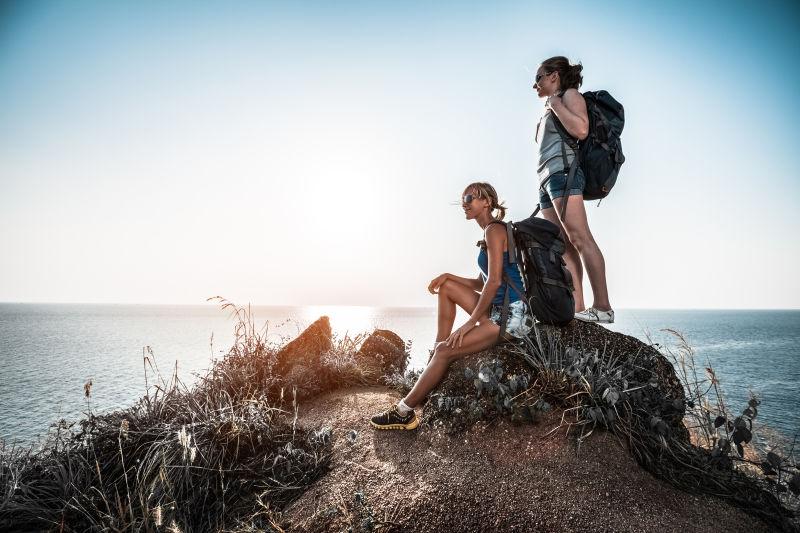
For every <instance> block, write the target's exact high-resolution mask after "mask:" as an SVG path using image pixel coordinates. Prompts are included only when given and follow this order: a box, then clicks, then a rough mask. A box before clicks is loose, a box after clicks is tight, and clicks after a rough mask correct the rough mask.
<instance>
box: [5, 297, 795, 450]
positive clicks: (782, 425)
mask: <svg viewBox="0 0 800 533" xmlns="http://www.w3.org/2000/svg"><path fill="white" fill-rule="evenodd" d="M249 309H250V312H251V313H252V317H253V320H254V323H255V324H256V326H257V327H258V328H261V329H262V330H263V331H264V332H265V333H266V335H267V337H268V338H269V339H270V341H272V342H275V343H277V344H280V343H284V342H286V341H288V340H290V339H291V338H294V337H295V336H296V335H297V334H299V333H300V332H301V331H302V330H303V329H304V328H305V327H307V326H308V325H309V324H310V323H311V322H313V321H314V320H316V319H317V318H318V317H319V316H322V315H327V316H329V317H330V319H331V326H332V329H333V331H334V335H336V336H339V337H342V336H344V335H349V336H351V337H353V336H356V335H358V334H362V333H369V332H371V331H372V330H373V329H375V328H381V329H390V330H392V331H394V332H395V333H397V334H398V335H399V336H400V337H401V338H403V339H404V340H406V341H410V346H411V348H410V352H411V358H410V363H409V364H410V366H412V367H422V366H424V364H425V362H426V361H427V357H428V349H429V348H430V347H431V346H432V344H433V340H434V336H435V330H436V320H435V316H436V309H435V308H433V307H369V306H325V305H322V306H263V305H251V306H249ZM465 318H466V315H465V314H459V316H458V317H457V319H456V324H457V325H458V322H459V321H463V319H465ZM607 327H609V329H611V330H613V331H618V332H621V333H625V334H627V335H632V336H634V337H637V338H639V339H642V340H644V341H647V339H648V338H649V339H650V340H652V342H654V343H658V344H659V345H661V346H662V347H665V348H669V347H671V346H672V347H674V346H675V345H676V343H677V339H676V338H675V337H674V335H672V334H671V333H669V332H666V331H663V330H665V329H672V330H676V331H679V332H680V333H681V334H683V335H684V337H685V338H686V340H687V342H688V343H689V345H690V346H691V347H692V349H693V350H694V352H695V355H696V360H697V362H698V366H701V367H704V366H705V365H706V361H707V362H708V363H710V365H711V366H712V367H713V368H714V370H715V372H716V374H717V376H718V378H719V379H720V382H721V384H722V389H723V391H724V393H725V399H726V401H727V402H728V407H729V410H730V412H731V413H733V414H736V413H738V412H739V411H741V409H743V408H744V407H745V404H746V402H747V399H748V398H749V394H750V391H752V392H753V393H755V394H757V395H758V396H759V397H760V398H761V400H762V406H761V408H760V410H759V418H758V419H757V423H758V424H761V425H764V426H766V427H768V428H769V429H770V430H772V431H775V432H777V433H778V434H780V435H782V436H783V437H785V438H787V439H791V438H792V437H793V436H794V435H795V434H796V433H797V432H798V431H800V400H798V398H800V310H797V309H750V310H745V309H618V310H617V317H616V323H615V324H611V325H609V326H607ZM233 331H234V320H233V319H232V318H231V316H230V313H229V312H228V311H225V310H222V309H221V308H220V306H219V305H216V304H201V305H191V304H176V305H167V304H123V303H120V304H113V303H69V304H67V303H0V363H2V365H3V366H2V368H3V370H2V374H0V402H1V403H0V404H1V405H3V409H2V411H0V439H2V440H4V441H6V443H9V444H10V443H13V442H16V443H18V444H26V443H33V442H35V441H36V440H37V439H38V438H41V437H42V436H44V435H45V434H46V433H47V431H48V427H49V425H50V424H52V423H55V422H57V421H58V420H59V419H61V418H64V419H66V420H67V421H75V420H77V419H79V418H81V417H83V416H85V413H86V411H87V408H91V410H92V412H94V413H98V412H108V411H111V410H115V409H121V408H126V407H128V406H130V405H132V404H133V403H134V402H135V401H136V400H138V399H139V398H140V397H141V396H142V395H143V394H144V392H145V373H144V354H145V353H146V352H147V350H152V352H153V354H154V355H155V359H156V362H157V364H158V367H159V369H160V372H161V373H162V375H164V376H165V377H169V376H171V375H172V373H173V371H176V372H177V375H178V377H179V378H180V379H181V380H182V381H183V382H184V383H186V384H187V385H191V384H192V383H193V382H194V381H195V380H196V379H197V376H198V375H201V374H202V373H203V372H204V371H205V370H207V369H209V368H210V367H211V365H212V364H213V361H214V360H215V359H218V358H220V357H223V356H224V355H225V353H226V352H227V351H228V349H229V348H230V346H231V344H232V342H233V338H234V335H233ZM148 379H149V380H150V383H151V384H152V380H153V376H152V375H150V376H148ZM88 380H91V381H92V395H91V398H90V399H89V403H88V404H87V401H86V398H85V397H84V389H83V387H84V384H85V383H86V382H87V381H88Z"/></svg>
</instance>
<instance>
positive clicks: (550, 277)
mask: <svg viewBox="0 0 800 533" xmlns="http://www.w3.org/2000/svg"><path fill="white" fill-rule="evenodd" d="M505 226H506V231H507V232H508V244H507V246H508V259H509V261H510V262H511V263H513V264H516V265H517V267H518V268H519V271H520V274H522V281H523V284H524V285H525V286H524V287H517V286H516V283H515V282H514V281H513V280H511V279H509V278H508V276H505V275H504V276H503V278H504V280H505V282H506V283H507V284H508V285H510V287H507V288H506V292H505V294H506V296H505V301H504V302H503V308H502V311H501V322H500V331H501V334H502V333H504V332H505V325H506V319H507V318H508V305H509V301H508V300H509V297H508V295H509V293H510V292H511V290H514V291H515V292H517V293H518V294H524V300H526V301H527V304H528V309H529V310H530V311H531V313H532V314H533V316H534V317H535V318H536V319H537V320H538V321H539V322H542V323H544V324H553V325H557V326H563V325H565V324H567V323H568V322H569V321H571V320H572V319H573V318H574V316H575V299H574V297H573V296H572V291H573V286H572V275H571V274H570V273H569V270H567V267H566V263H564V258H563V254H564V241H563V240H561V236H560V235H559V233H560V232H559V229H558V227H557V226H556V225H555V224H553V223H551V222H548V221H547V220H545V219H543V218H536V217H534V216H531V217H530V218H526V219H525V220H521V221H519V222H511V221H508V222H505Z"/></svg>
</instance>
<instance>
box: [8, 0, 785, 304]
mask: <svg viewBox="0 0 800 533" xmlns="http://www.w3.org/2000/svg"><path fill="white" fill-rule="evenodd" d="M566 6H567V4H564V3H557V2H457V3H456V2H437V3H435V4H434V3H428V2H413V1H412V2H381V1H371V2H344V1H343V2H219V3H211V2H208V3H206V2H181V1H171V2H154V1H152V2H151V1H142V2H99V1H98V2H89V1H75V2H67V1H61V2H46V1H43V2H22V1H20V2H4V3H2V4H0V301H2V302H108V303H112V302H113V303H175V304H177V303H185V304H191V303H203V302H204V301H205V299H206V298H207V297H210V296H214V295H223V296H225V297H226V298H228V299H229V300H232V301H235V302H237V303H245V302H251V303H253V304H267V305H269V304H274V305H370V306H407V305H408V306H417V305H420V306H434V305H435V304H436V300H435V297H434V296H431V295H430V294H428V292H427V290H426V287H427V285H428V283H429V281H430V280H431V279H432V278H433V277H435V276H436V275H438V274H439V273H441V272H452V273H454V274H459V275H464V276H475V275H476V274H477V264H476V257H477V252H478V249H477V248H476V247H475V242H476V241H477V240H478V239H480V238H481V230H480V228H479V227H478V225H477V224H476V223H475V222H474V221H465V220H464V215H463V213H462V211H461V209H460V207H459V206H458V205H457V204H456V202H457V201H458V199H459V197H460V194H461V192H462V190H463V188H464V186H465V185H466V184H468V183H470V182H472V181H476V180H486V181H489V182H491V183H492V184H493V185H494V186H495V187H496V189H497V190H498V192H499V194H500V196H501V199H503V200H504V201H505V204H506V205H507V206H508V207H509V214H508V218H510V219H512V220H518V219H522V218H525V217H527V216H528V215H529V214H530V213H531V212H532V210H533V209H534V207H535V205H536V202H537V194H536V189H537V178H536V163H537V155H536V145H535V143H534V140H533V138H534V132H535V127H536V123H537V120H538V118H539V116H540V115H541V113H542V111H543V101H542V100H540V99H538V98H537V96H536V93H535V92H534V91H533V90H532V89H531V85H532V82H533V76H534V73H535V71H536V68H537V67H538V64H539V63H540V62H541V61H542V60H544V59H546V58H548V57H551V56H553V55H566V56H568V57H569V58H570V59H571V60H572V61H574V62H578V61H580V62H581V63H582V65H583V67H584V70H583V74H584V84H583V86H582V87H581V89H582V90H598V89H605V90H608V91H609V92H610V93H611V94H612V95H613V96H614V97H615V98H617V100H619V101H620V102H621V103H622V104H623V105H624V106H625V116H626V124H625V130H624V132H623V135H622V142H623V149H624V152H625V155H626V158H627V160H626V162H625V164H624V165H623V167H622V170H621V172H620V176H619V180H618V182H617V185H616V187H615V189H614V190H613V191H612V194H611V195H610V196H609V197H608V198H607V199H605V200H603V202H602V203H601V204H600V205H599V206H598V205H597V202H590V203H586V209H587V213H588V217H589V225H590V228H591V231H592V233H593V234H594V236H595V239H596V240H597V242H598V244H599V246H600V248H601V250H602V251H603V253H604V255H605V259H606V267H607V275H608V286H609V293H610V299H611V303H612V305H613V306H614V307H615V308H798V307H800V281H798V278H797V276H796V265H798V264H800V239H798V238H797V236H796V233H797V231H798V229H800V214H798V209H797V208H796V207H795V203H796V201H797V198H798V197H800V179H798V170H797V169H798V163H800V161H799V160H798V159H800V157H799V156H798V153H800V152H798V150H797V149H796V140H795V137H796V132H795V130H794V128H793V127H792V125H793V124H795V123H797V122H798V119H800V103H798V99H797V97H796V94H797V87H798V82H800V74H798V71H797V65H798V59H800V34H799V33H798V32H797V31H796V28H797V27H798V26H799V25H800V7H798V6H797V5H796V4H793V3H792V2H769V1H766V2H759V3H755V2H740V1H727V2H704V1H693V2H682V1H678V2H667V3H644V2H614V3H608V4H603V7H602V8H601V7H599V4H597V3H595V2H582V1H575V2H571V3H569V4H568V6H569V7H566ZM585 286H586V290H587V292H589V287H588V280H585ZM587 301H588V303H591V297H590V296H589V295H587Z"/></svg>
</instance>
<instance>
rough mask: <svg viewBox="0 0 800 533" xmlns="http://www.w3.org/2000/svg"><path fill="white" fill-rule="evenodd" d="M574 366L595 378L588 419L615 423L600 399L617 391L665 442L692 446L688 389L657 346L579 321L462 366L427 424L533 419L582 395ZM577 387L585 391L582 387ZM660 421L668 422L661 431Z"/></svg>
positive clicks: (433, 402)
mask: <svg viewBox="0 0 800 533" xmlns="http://www.w3.org/2000/svg"><path fill="white" fill-rule="evenodd" d="M534 352H538V353H539V354H540V356H539V358H538V359H537V357H532V356H531V354H533V353H534ZM532 359H534V360H539V361H541V360H549V361H551V362H552V366H551V368H552V369H554V370H556V372H544V373H543V372H539V371H538V369H537V368H536V367H538V368H541V367H542V365H541V364H538V363H535V362H534V363H533V364H532V363H531V360H532ZM587 360H588V362H587ZM581 364H582V365H583V366H581ZM569 367H572V371H573V372H574V373H575V374H576V375H577V372H578V370H582V372H583V374H584V375H585V376H586V377H588V378H589V382H590V388H591V389H593V391H594V393H596V394H597V396H598V398H597V401H596V402H595V403H594V404H593V405H594V406H598V407H592V406H591V405H588V404H591V402H584V404H587V405H586V409H591V410H593V412H592V413H587V415H588V416H590V417H593V419H594V420H596V421H597V422H598V423H600V424H601V425H606V426H610V425H612V424H613V420H610V419H614V418H616V416H617V412H616V411H614V410H613V405H612V404H611V402H604V401H602V398H600V397H599V396H600V395H601V394H602V393H603V392H604V389H606V388H610V389H614V390H615V394H619V395H620V396H621V397H623V398H628V397H633V398H634V399H635V400H636V404H637V405H639V406H641V407H642V408H643V409H645V410H646V411H647V412H648V413H649V414H650V415H651V416H653V417H656V419H655V420H656V422H655V423H654V425H658V429H659V430H660V431H662V432H663V433H664V434H665V435H666V436H668V437H674V438H676V439H677V440H678V441H680V442H682V443H688V442H689V432H688V430H687V429H686V427H685V426H684V424H683V416H684V414H685V403H684V402H685V396H684V390H683V385H682V384H681V382H680V380H679V379H678V377H677V376H676V374H675V370H674V368H673V366H672V364H671V363H670V362H669V361H668V360H667V359H666V358H665V357H664V356H663V355H661V354H660V353H659V352H658V350H656V349H655V348H654V347H653V346H650V345H648V344H645V343H643V342H642V341H640V340H639V339H636V338H635V337H631V336H629V335H623V334H621V333H617V332H614V331H611V330H608V329H606V328H605V327H603V326H600V325H598V324H590V323H585V322H579V321H573V322H572V323H570V324H569V325H567V326H566V327H554V326H542V327H540V328H539V339H538V341H537V340H536V339H532V342H530V343H527V344H503V345H498V346H495V347H493V348H490V349H488V350H485V351H482V352H479V353H476V354H471V355H467V356H465V357H463V358H461V359H459V360H457V361H455V362H454V363H453V364H452V365H451V366H450V369H449V371H448V373H447V375H446V377H445V379H444V380H443V381H442V383H441V384H440V385H439V386H438V387H437V388H436V389H435V390H434V391H433V392H432V393H431V395H430V401H428V402H427V403H426V404H425V406H424V409H423V420H425V421H427V422H437V421H441V422H443V423H445V424H446V425H447V426H449V427H450V428H451V429H454V430H461V429H464V428H465V427H467V426H469V425H470V424H471V423H474V422H475V421H477V420H481V419H483V420H486V419H492V418H496V417H502V416H508V417H510V418H511V419H512V420H516V421H534V420H535V419H536V418H538V417H539V416H540V415H541V414H542V413H543V412H544V411H545V410H547V409H549V408H550V407H551V405H550V404H551V403H553V400H552V398H555V399H556V400H558V399H563V398H565V397H567V396H569V395H570V394H572V393H573V392H575V390H576V389H574V388H573V389H570V388H569V383H568V382H567V381H566V380H564V379H563V375H564V372H563V371H564V369H567V372H569V371H570V369H569ZM576 368H577V370H575V369H576ZM559 371H560V372H559ZM618 372H619V373H618ZM601 373H606V374H607V376H603V375H602V374H601ZM618 376H619V377H618ZM593 378H594V379H593ZM623 378H624V383H625V385H623ZM481 381H482V383H481ZM535 381H536V382H537V383H538V391H540V393H539V394H538V396H536V395H534V396H531V395H526V394H525V390H526V389H528V386H529V385H530V384H532V383H534V382H535ZM575 381H576V382H577V384H578V385H579V387H578V390H579V389H580V385H582V383H583V382H582V381H579V380H577V379H576V380H575ZM625 390H630V391H631V392H630V393H624V394H623V391H625ZM659 421H663V422H664V424H660V425H659V423H658V422H659ZM646 422H647V423H649V420H648V421H646Z"/></svg>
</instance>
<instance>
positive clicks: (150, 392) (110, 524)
mask: <svg viewBox="0 0 800 533" xmlns="http://www.w3.org/2000/svg"><path fill="white" fill-rule="evenodd" d="M221 304H222V306H223V309H226V310H229V311H231V312H232V315H233V317H234V319H235V331H236V336H235V343H234V345H233V346H232V347H231V349H230V350H229V352H228V353H227V355H226V356H225V357H224V358H223V359H221V360H220V361H218V362H217V363H216V364H215V365H214V366H213V368H212V369H211V370H210V371H209V372H208V373H207V374H206V375H205V376H203V377H201V379H200V380H199V382H198V383H197V385H196V386H195V387H193V388H192V389H188V388H187V387H186V386H184V385H183V384H182V383H181V382H180V381H179V380H178V379H177V377H176V376H175V375H174V374H173V376H172V378H170V379H164V378H163V376H162V375H161V373H160V372H158V369H157V366H156V364H155V359H154V358H153V356H152V352H150V351H149V350H145V351H144V352H143V364H144V367H145V380H146V381H147V384H148V389H147V394H146V395H145V396H144V397H143V398H141V400H139V402H138V403H137V404H136V405H134V406H133V407H130V408H128V409H125V410H121V411H116V412H113V413H109V414H103V415H94V414H93V413H92V412H91V403H90V401H91V389H90V387H89V385H88V384H87V390H86V400H87V409H88V416H87V418H85V419H83V420H81V421H80V422H78V423H75V424H69V425H68V424H66V423H65V422H63V421H62V422H60V423H58V424H56V425H54V426H53V428H52V431H51V433H50V435H49V437H48V439H47V440H46V442H45V443H44V444H43V445H42V447H41V449H40V450H38V451H34V450H33V449H24V448H19V447H17V448H3V449H1V450H0V456H1V459H2V462H1V463H0V486H2V487H3V493H2V495H0V529H14V530H43V529H51V530H59V531H61V530H87V529H98V530H112V531H120V530H125V531H155V530H163V529H164V528H171V529H172V530H174V531H209V530H231V529H238V530H249V529H252V530H256V529H257V530H268V531H269V530H278V527H277V525H276V524H277V522H276V516H277V515H276V513H278V512H279V511H280V509H281V508H282V507H283V506H285V505H286V503H288V502H289V501H291V500H292V499H293V498H295V497H296V496H297V495H299V494H300V493H302V491H303V490H305V488H306V487H308V485H309V484H311V483H312V482H313V481H314V480H315V479H317V478H318V477H319V476H320V475H322V474H323V473H324V472H325V471H326V469H327V468H328V467H329V453H330V430H329V429H321V430H318V431H314V430H309V429H305V428H301V427H298V426H297V423H296V420H297V417H296V414H297V411H296V409H297V402H298V398H299V394H298V389H296V388H294V387H291V386H289V385H288V384H287V383H286V382H285V380H284V379H283V378H282V376H277V375H274V374H273V371H272V370H273V364H274V359H275V354H276V352H277V347H275V346H272V345H270V344H269V343H268V342H267V340H266V331H264V330H259V329H256V327H255V324H254V321H253V319H252V315H251V314H250V311H249V309H247V308H239V307H235V306H233V305H232V304H230V303H229V302H226V301H224V300H221ZM357 342H358V340H357V339H345V340H344V341H340V342H338V343H336V344H335V346H334V349H333V350H331V351H330V353H329V354H327V356H329V357H330V359H331V361H332V366H331V367H326V372H329V373H330V374H336V373H337V372H339V374H337V375H340V376H341V377H340V379H339V380H338V381H335V380H334V381H335V382H334V383H331V380H328V382H327V386H334V385H341V384H343V383H346V382H348V381H355V382H357V381H360V380H361V379H365V378H364V377H363V376H362V375H360V374H359V373H358V372H357V371H355V370H353V367H354V366H355V365H354V364H352V362H351V361H348V360H347V357H346V354H347V352H351V351H352V348H353V347H354V346H355V343H357ZM348 369H349V371H348ZM154 380H155V381H154ZM306 392H308V391H306Z"/></svg>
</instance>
